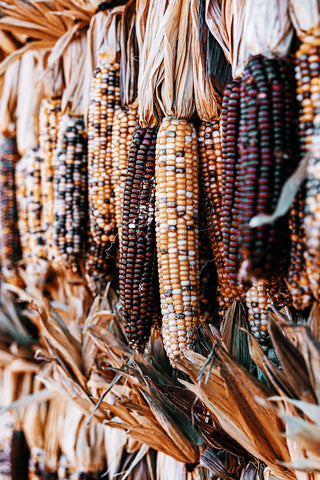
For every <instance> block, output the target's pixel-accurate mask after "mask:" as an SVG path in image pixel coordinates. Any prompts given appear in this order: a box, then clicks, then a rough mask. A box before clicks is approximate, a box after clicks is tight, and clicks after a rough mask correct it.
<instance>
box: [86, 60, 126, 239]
mask: <svg viewBox="0 0 320 480" xmlns="http://www.w3.org/2000/svg"><path fill="white" fill-rule="evenodd" d="M119 75H120V74H119V64H117V63H115V64H113V65H111V66H106V65H102V66H101V67H98V68H97V69H96V70H95V72H94V76H93V81H92V86H91V93H90V104H89V111H88V175H89V176H88V195H89V214H90V228H91V234H92V237H93V239H94V240H95V241H96V242H97V243H98V244H101V242H104V243H105V245H106V246H107V243H108V242H113V241H114V240H115V237H116V217H115V204H114V192H113V191H112V183H111V177H112V164H113V152H112V147H111V142H112V124H113V117H114V114H115V112H116V110H117V109H118V108H120V87H119Z"/></svg>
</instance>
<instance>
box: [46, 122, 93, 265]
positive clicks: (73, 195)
mask: <svg viewBox="0 0 320 480" xmlns="http://www.w3.org/2000/svg"><path fill="white" fill-rule="evenodd" d="M53 163H54V202H53V203H54V222H53V241H54V244H55V247H56V249H57V251H58V253H59V255H60V256H61V258H62V259H63V261H64V262H65V263H66V265H67V266H71V267H72V268H73V269H75V271H76V270H77V267H78V262H79V260H80V258H81V256H82V254H83V248H84V242H85V233H86V217H87V136H86V133H85V129H84V120H83V118H82V117H72V116H69V115H63V116H62V117H61V118H60V122H59V130H58V142H57V149H56V152H55V156H54V162H53Z"/></svg>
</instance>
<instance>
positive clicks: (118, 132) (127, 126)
mask: <svg viewBox="0 0 320 480" xmlns="http://www.w3.org/2000/svg"><path fill="white" fill-rule="evenodd" d="M137 123H138V112H137V110H136V109H133V108H128V109H119V110H117V111H116V112H115V114H114V118H113V126H112V156H113V163H112V186H113V190H114V196H115V209H116V222H117V228H118V233H119V243H120V242H121V215H122V202H123V191H124V186H125V181H126V172H127V157H128V153H129V149H130V144H131V140H132V136H133V132H134V129H135V127H136V125H137Z"/></svg>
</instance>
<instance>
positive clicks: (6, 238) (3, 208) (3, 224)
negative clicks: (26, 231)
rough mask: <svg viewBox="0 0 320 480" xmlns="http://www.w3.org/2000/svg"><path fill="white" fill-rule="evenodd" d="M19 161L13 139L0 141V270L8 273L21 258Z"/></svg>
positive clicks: (6, 138) (8, 138)
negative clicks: (16, 176) (16, 169)
mask: <svg viewBox="0 0 320 480" xmlns="http://www.w3.org/2000/svg"><path fill="white" fill-rule="evenodd" d="M18 159H19V154H18V151H17V143H16V138H15V137H13V136H12V137H9V136H8V137H4V136H3V137H1V139H0V258H1V270H2V272H3V273H4V274H6V273H10V272H11V271H12V270H13V269H14V267H15V265H16V263H17V261H18V260H19V259H20V256H21V249H20V239H19V231H18V214H17V204H16V189H15V166H16V163H17V161H18Z"/></svg>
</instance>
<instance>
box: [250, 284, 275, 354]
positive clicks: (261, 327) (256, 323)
mask: <svg viewBox="0 0 320 480" xmlns="http://www.w3.org/2000/svg"><path fill="white" fill-rule="evenodd" d="M246 304H247V308H248V320H249V327H250V331H251V333H252V334H253V335H254V337H255V338H256V339H257V340H258V342H259V343H260V345H261V347H262V348H263V349H264V350H268V348H269V343H270V342H269V335H268V329H267V326H268V315H269V314H268V310H269V309H270V308H271V306H272V305H273V300H272V297H271V296H270V295H269V293H268V289H267V287H266V285H265V283H264V282H263V281H258V282H257V283H256V284H255V285H253V286H252V287H251V288H249V290H248V291H247V293H246Z"/></svg>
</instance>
